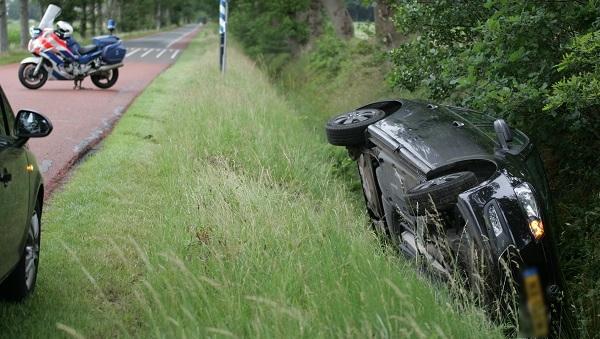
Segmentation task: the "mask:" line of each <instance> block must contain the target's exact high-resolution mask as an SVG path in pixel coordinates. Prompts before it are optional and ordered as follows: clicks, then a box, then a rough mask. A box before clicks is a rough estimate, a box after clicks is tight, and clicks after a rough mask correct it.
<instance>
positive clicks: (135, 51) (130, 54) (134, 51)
mask: <svg viewBox="0 0 600 339" xmlns="http://www.w3.org/2000/svg"><path fill="white" fill-rule="evenodd" d="M139 51H141V49H140V48H134V49H133V51H131V52H129V53H127V54H125V57H126V58H127V57H130V56H132V55H134V54H135V53H137V52H139Z"/></svg>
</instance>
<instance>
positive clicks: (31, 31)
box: [29, 27, 42, 39]
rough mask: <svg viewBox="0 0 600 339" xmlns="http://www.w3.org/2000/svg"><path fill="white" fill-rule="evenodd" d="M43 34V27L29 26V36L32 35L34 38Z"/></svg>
mask: <svg viewBox="0 0 600 339" xmlns="http://www.w3.org/2000/svg"><path fill="white" fill-rule="evenodd" d="M41 34H42V29H41V28H39V27H30V28H29V36H31V38H32V39H35V38H37V37H39V36H40V35H41Z"/></svg>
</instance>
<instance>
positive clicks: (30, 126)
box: [15, 110, 53, 139]
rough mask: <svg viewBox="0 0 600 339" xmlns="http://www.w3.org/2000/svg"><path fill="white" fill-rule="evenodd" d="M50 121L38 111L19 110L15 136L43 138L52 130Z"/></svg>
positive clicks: (20, 137)
mask: <svg viewBox="0 0 600 339" xmlns="http://www.w3.org/2000/svg"><path fill="white" fill-rule="evenodd" d="M52 128H53V127H52V123H51V122H50V120H48V118H46V117H45V116H43V115H41V114H40V113H37V112H34V111H28V110H21V111H19V113H17V121H16V122H15V131H16V135H17V138H19V139H28V138H43V137H45V136H48V135H49V134H50V133H51V132H52Z"/></svg>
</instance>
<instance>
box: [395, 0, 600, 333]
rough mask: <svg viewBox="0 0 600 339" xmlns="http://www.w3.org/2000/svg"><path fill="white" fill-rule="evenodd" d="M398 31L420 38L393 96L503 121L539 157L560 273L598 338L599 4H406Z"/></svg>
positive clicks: (400, 52) (406, 48)
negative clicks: (553, 211)
mask: <svg viewBox="0 0 600 339" xmlns="http://www.w3.org/2000/svg"><path fill="white" fill-rule="evenodd" d="M396 21H397V25H398V28H399V29H400V30H402V31H403V32H404V33H405V34H413V35H414V37H415V38H414V39H412V40H411V41H410V42H409V43H407V44H404V45H402V46H400V47H399V48H397V49H396V50H394V51H393V52H392V53H391V58H392V61H393V63H394V70H393V72H392V74H391V76H390V80H391V82H392V84H393V85H394V86H397V87H399V88H405V89H409V90H416V89H422V88H425V89H426V90H427V91H426V92H427V95H428V96H429V97H431V98H432V99H435V100H440V101H447V102H451V103H454V104H459V105H464V106H469V107H473V108H477V109H480V110H484V111H487V112H489V113H492V114H495V115H497V116H502V117H505V118H507V119H508V120H509V121H510V122H511V123H512V124H513V125H514V126H516V127H519V128H522V129H524V130H525V131H526V132H528V134H529V135H530V136H532V137H533V139H534V141H535V142H536V143H537V144H538V146H540V148H541V149H542V151H543V154H544V158H545V161H546V167H547V169H548V170H549V174H550V182H551V186H552V188H553V190H554V192H555V195H554V196H555V197H556V198H557V203H558V205H559V207H560V208H559V220H560V223H559V225H557V227H558V230H557V231H558V232H555V233H557V234H558V235H559V241H560V246H559V252H560V256H561V259H562V262H563V270H564V271H565V274H566V276H568V277H569V279H567V281H568V283H569V286H570V287H571V292H572V293H571V294H572V296H573V297H574V301H575V303H576V305H577V306H578V307H579V308H581V311H582V312H581V314H582V315H583V317H584V318H585V319H584V324H585V325H586V327H587V329H588V331H589V333H594V332H596V331H598V330H600V323H599V320H598V316H597V315H598V311H599V310H598V309H597V307H598V306H597V305H600V297H599V292H598V290H600V283H599V280H600V265H599V261H598V258H599V256H600V252H599V250H598V247H597V246H596V243H597V242H598V241H600V227H598V225H599V224H600V213H599V212H600V189H599V188H600V173H598V171H597V168H598V166H600V157H599V156H598V150H599V149H600V132H599V131H600V129H599V127H600V116H599V115H598V110H599V108H600V66H598V65H599V64H600V31H599V29H600V2H599V1H597V0H590V1H578V2H531V1H509V0H488V1H486V2H476V1H448V0H435V1H427V2H424V1H417V0H409V1H402V2H401V3H399V5H398V6H397V16H396Z"/></svg>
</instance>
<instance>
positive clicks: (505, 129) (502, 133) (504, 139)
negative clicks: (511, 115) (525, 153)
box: [494, 119, 513, 151]
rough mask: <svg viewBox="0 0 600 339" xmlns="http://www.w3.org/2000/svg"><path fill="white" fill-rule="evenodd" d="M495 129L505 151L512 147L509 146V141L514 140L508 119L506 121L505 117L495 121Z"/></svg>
mask: <svg viewBox="0 0 600 339" xmlns="http://www.w3.org/2000/svg"><path fill="white" fill-rule="evenodd" d="M494 130H495V131H496V137H497V138H498V142H499V143H500V147H502V149H503V150H505V151H507V150H509V149H510V147H509V146H508V143H509V142H511V141H512V140H513V134H512V130H511V129H510V127H509V126H508V124H507V123H506V121H504V119H498V120H496V121H494Z"/></svg>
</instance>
